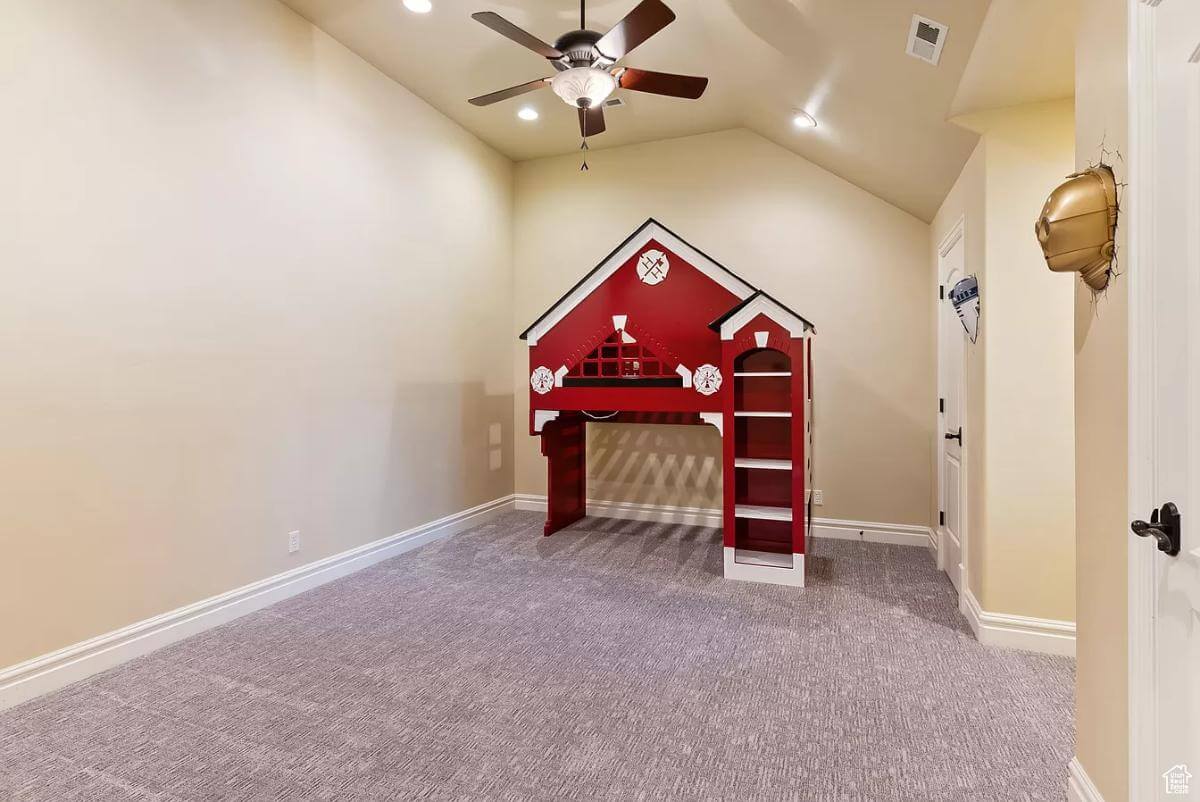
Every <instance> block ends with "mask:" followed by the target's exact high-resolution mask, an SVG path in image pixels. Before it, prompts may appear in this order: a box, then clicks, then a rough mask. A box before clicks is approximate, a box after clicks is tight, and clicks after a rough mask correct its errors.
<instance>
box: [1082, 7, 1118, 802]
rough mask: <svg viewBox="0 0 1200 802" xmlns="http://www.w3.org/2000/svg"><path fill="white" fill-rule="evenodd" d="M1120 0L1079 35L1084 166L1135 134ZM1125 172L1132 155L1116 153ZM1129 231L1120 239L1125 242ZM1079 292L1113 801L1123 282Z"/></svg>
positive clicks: (1086, 595)
mask: <svg viewBox="0 0 1200 802" xmlns="http://www.w3.org/2000/svg"><path fill="white" fill-rule="evenodd" d="M1125 5H1126V4H1125V3H1124V2H1123V0H1096V2H1094V3H1089V5H1088V13H1087V14H1085V15H1083V16H1082V18H1081V23H1080V26H1079V33H1078V36H1077V38H1076V41H1075V68H1076V73H1075V116H1076V129H1077V134H1076V154H1077V155H1076V164H1077V166H1078V167H1080V168H1083V167H1087V166H1088V165H1089V164H1091V163H1094V162H1096V161H1098V160H1099V159H1100V144H1101V142H1103V143H1104V146H1105V147H1106V148H1107V149H1108V150H1110V151H1112V152H1113V154H1116V153H1122V152H1124V151H1125V148H1126V142H1127V139H1128V137H1127V133H1126V132H1127V99H1128V89H1127V79H1126V58H1125V53H1126V50H1125V45H1126V41H1125V38H1126V16H1125V13H1126V10H1125ZM1108 160H1109V161H1111V162H1113V163H1114V165H1115V166H1114V169H1115V170H1116V173H1117V180H1118V181H1123V180H1125V178H1126V176H1125V174H1124V172H1123V170H1124V166H1123V165H1124V163H1123V161H1121V160H1120V159H1118V158H1117V157H1116V156H1115V155H1110V156H1109V159H1108ZM1125 243H1126V235H1125V231H1124V230H1123V229H1122V230H1119V231H1118V236H1117V248H1118V252H1121V251H1125V252H1127V251H1126V247H1125ZM1076 286H1077V288H1078V289H1077V292H1076V295H1075V352H1076V354H1075V392H1076V404H1075V411H1076V455H1077V462H1078V465H1079V476H1078V478H1079V493H1078V501H1077V507H1076V514H1077V516H1078V536H1079V542H1078V551H1077V559H1078V564H1079V569H1078V570H1079V573H1078V588H1077V591H1076V593H1077V599H1078V608H1079V614H1078V627H1079V642H1078V646H1077V650H1076V674H1075V676H1076V708H1077V710H1076V729H1077V734H1076V745H1075V750H1076V755H1077V756H1078V758H1079V761H1080V763H1082V764H1083V767H1084V769H1085V770H1086V771H1087V773H1088V775H1089V776H1090V777H1091V778H1092V781H1093V782H1095V784H1096V786H1097V788H1099V789H1100V792H1101V793H1102V794H1103V795H1104V798H1105V799H1107V800H1110V802H1116V800H1122V799H1127V798H1128V788H1129V716H1128V710H1127V706H1126V699H1127V698H1128V673H1127V665H1128V662H1127V661H1128V650H1127V643H1128V627H1127V622H1128V612H1127V609H1126V605H1127V599H1128V594H1127V592H1126V591H1127V587H1128V575H1127V571H1128V566H1127V560H1126V555H1127V549H1128V547H1129V537H1130V535H1129V528H1128V527H1129V519H1128V517H1127V515H1126V512H1127V500H1126V499H1127V498H1128V449H1127V442H1128V441H1127V438H1128V431H1129V430H1128V422H1127V415H1128V405H1127V399H1128V390H1129V387H1128V378H1127V371H1128V337H1127V329H1126V326H1127V322H1128V318H1127V312H1126V309H1127V298H1128V295H1127V290H1128V283H1127V281H1126V279H1124V278H1121V277H1117V278H1115V279H1113V281H1112V282H1111V284H1110V285H1109V288H1108V290H1107V291H1106V292H1105V293H1104V294H1103V295H1102V296H1101V297H1099V298H1093V296H1092V292H1091V291H1090V290H1089V289H1088V288H1087V287H1085V286H1084V285H1083V283H1082V282H1077V284H1076Z"/></svg>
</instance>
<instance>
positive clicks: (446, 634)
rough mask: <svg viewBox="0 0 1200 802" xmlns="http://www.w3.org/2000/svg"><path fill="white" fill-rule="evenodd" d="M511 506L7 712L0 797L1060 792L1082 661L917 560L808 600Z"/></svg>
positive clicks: (686, 534) (867, 568)
mask: <svg viewBox="0 0 1200 802" xmlns="http://www.w3.org/2000/svg"><path fill="white" fill-rule="evenodd" d="M540 531H541V517H540V516H539V515H536V514H532V513H511V514H507V515H505V516H503V517H502V518H500V519H497V520H495V521H494V522H492V523H490V524H488V525H486V526H482V527H479V528H477V529H474V530H472V531H470V532H467V533H465V534H462V535H459V536H457V537H454V538H451V539H448V540H444V541H440V542H438V543H436V544H433V545H430V546H427V547H425V548H423V549H420V550H417V551H414V552H410V553H408V554H405V555H402V556H400V557H397V558H395V559H393V560H390V561H387V562H384V563H380V564H378V565H376V566H374V567H371V568H369V569H366V570H363V571H360V572H359V573H357V574H354V575H352V576H349V577H346V578H344V579H341V580H339V581H336V582H333V583H330V584H328V585H325V586H323V587H320V588H318V589H316V590H313V591H310V592H308V593H306V594H303V595H301V596H297V597H295V598H293V599H290V600H288V601H285V602H282V603H280V604H278V605H276V606H274V607H271V608H269V609H266V610H263V611H260V612H258V613H254V614H252V615H249V616H247V617H244V618H242V619H239V620H238V621H235V622H233V623H231V624H228V625H226V626H223V627H220V628H218V629H214V630H210V631H208V632H206V633H203V634H201V635H199V636H196V637H194V638H191V639H189V640H186V641H183V642H180V643H178V644H175V645H173V646H171V647H168V648H165V649H162V650H160V651H158V652H155V653H154V654H151V655H148V656H146V657H144V658H141V659H139V660H136V661H133V662H131V663H128V664H126V665H124V666H121V667H119V668H117V669H114V670H113V671H110V672H108V673H106V674H102V675H99V676H97V677H95V678H93V679H91V680H88V681H86V682H82V683H78V684H76V685H74V686H71V687H69V688H66V689H64V690H62V691H59V692H58V693H55V694H52V695H50V696H47V697H44V698H42V699H39V700H36V701H33V702H30V703H28V704H25V705H23V706H20V707H17V708H14V709H12V710H10V711H8V712H7V713H4V714H0V799H4V800H68V799H82V800H109V799H113V800H116V799H121V800H124V799H146V800H150V799H153V800H177V799H182V800H213V799H254V800H274V799H313V800H316V799H320V800H325V799H330V800H375V799H488V800H491V799H496V800H527V799H528V800H532V799H589V800H590V799H604V800H635V799H704V800H718V799H719V800H744V799H792V800H872V802H874V801H876V800H880V801H883V800H914V801H916V800H920V801H921V802H933V801H934V800H1004V801H1005V802H1009V801H1011V800H1026V799H1037V800H1062V799H1064V798H1065V796H1066V766H1067V761H1068V760H1069V759H1070V757H1071V755H1072V753H1073V751H1074V726H1073V723H1072V709H1073V696H1072V695H1073V685H1074V682H1073V673H1074V663H1073V661H1071V660H1068V659H1064V658H1055V657H1047V656H1041V655H1035V654H1027V653H1020V652H1005V651H1000V650H996V649H991V648H986V647H983V646H981V645H980V644H979V643H977V642H976V641H975V640H974V639H973V638H972V637H971V635H970V632H969V630H968V628H967V625H966V622H965V621H964V620H963V619H962V618H961V616H960V615H959V613H958V611H957V609H956V601H955V596H954V593H953V590H952V588H951V586H950V584H949V582H948V581H947V580H946V579H945V577H944V576H943V575H941V574H939V573H938V572H937V571H936V569H935V566H934V564H933V561H932V559H931V558H930V556H929V554H928V552H926V551H925V550H924V549H921V548H915V547H902V546H885V545H873V544H864V543H858V542H851V541H837V540H818V541H816V542H815V543H814V544H813V548H812V550H811V554H810V557H809V571H808V582H809V586H808V587H807V588H805V589H802V590H801V589H794V588H784V587H777V586H770V585H758V584H749V583H740V582H727V581H725V580H723V579H721V552H720V548H719V545H720V537H719V533H717V532H716V531H714V530H712V529H703V528H696V527H684V526H668V525H661V524H646V523H638V522H628V521H608V520H591V519H589V520H586V521H582V522H580V523H579V524H576V525H575V526H573V527H571V528H570V529H568V530H566V531H563V532H560V533H558V534H556V535H554V536H553V537H550V538H543V537H541V536H540Z"/></svg>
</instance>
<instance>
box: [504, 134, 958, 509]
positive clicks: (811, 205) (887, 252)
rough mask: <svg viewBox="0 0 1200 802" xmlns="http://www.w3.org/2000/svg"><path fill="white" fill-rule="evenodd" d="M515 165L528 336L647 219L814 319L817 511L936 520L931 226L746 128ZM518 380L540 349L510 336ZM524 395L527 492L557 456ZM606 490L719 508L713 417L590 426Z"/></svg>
mask: <svg viewBox="0 0 1200 802" xmlns="http://www.w3.org/2000/svg"><path fill="white" fill-rule="evenodd" d="M578 161H579V160H578V158H577V157H575V156H567V157H560V158H550V159H542V160H537V161H531V162H524V163H520V164H518V165H517V170H516V187H517V191H516V222H515V226H514V244H515V251H514V266H515V271H516V297H515V299H514V300H515V304H514V305H515V317H514V319H513V321H512V337H513V340H512V342H513V343H514V344H516V342H517V341H516V339H515V338H516V334H517V333H518V332H520V331H522V330H524V328H525V327H526V326H527V325H528V324H529V323H530V322H532V321H533V320H534V319H535V318H536V317H537V316H538V315H539V314H540V313H541V312H542V311H544V310H545V308H546V307H548V306H549V305H550V304H551V303H553V302H554V301H555V300H556V299H558V297H559V296H560V295H561V294H562V293H563V292H564V291H565V290H567V289H568V288H569V287H571V286H572V285H573V284H574V283H575V281H577V280H578V279H579V277H580V276H582V275H583V274H584V273H586V272H587V271H588V270H590V269H591V268H592V267H593V266H594V265H595V264H596V263H597V262H599V261H600V260H601V259H602V258H603V257H604V256H605V255H607V254H608V252H609V251H610V250H612V248H614V247H615V246H616V245H618V244H619V243H620V242H621V241H622V240H623V239H624V238H625V237H626V236H628V235H629V234H630V233H631V232H632V231H633V230H634V229H635V228H637V227H638V226H639V225H640V224H641V223H642V222H644V221H645V220H646V218H647V217H655V218H656V219H658V220H659V221H661V222H662V223H663V224H664V225H666V226H667V227H669V228H671V229H672V230H673V231H675V232H676V233H678V234H679V235H680V236H682V237H683V238H684V239H687V240H689V241H690V242H692V243H693V244H695V245H696V246H697V247H698V248H700V249H701V250H703V251H705V252H707V253H709V254H711V255H712V256H713V257H714V258H716V259H717V260H718V261H720V262H722V263H723V264H725V265H726V266H728V267H729V268H730V269H731V270H733V271H734V272H736V273H738V274H739V275H741V276H743V277H745V278H746V280H747V281H749V282H751V283H752V284H755V285H757V286H762V287H763V288H764V289H766V290H767V291H768V292H770V293H772V294H773V295H775V296H776V297H778V298H779V299H780V300H781V301H783V302H784V303H787V304H789V305H790V306H792V307H793V308H795V309H796V310H797V311H798V312H800V313H801V314H803V315H805V316H807V317H809V318H810V319H811V320H812V321H813V322H814V323H815V324H816V326H817V337H816V340H815V346H814V358H815V361H816V377H815V381H814V385H815V392H816V399H815V403H816V412H815V416H814V417H815V420H816V422H817V430H816V475H817V480H816V486H817V488H819V489H821V490H823V491H824V495H825V504H824V506H823V507H820V508H818V509H817V514H818V515H820V516H821V517H828V518H841V519H854V520H865V521H878V522H885V523H906V524H921V525H928V524H929V522H930V517H929V514H930V503H929V499H930V495H931V492H932V491H931V484H930V475H931V465H932V435H933V418H932V417H931V415H930V410H931V409H933V408H934V407H933V405H934V404H936V395H935V389H934V379H933V353H934V351H933V313H932V309H931V306H930V303H929V296H928V293H929V287H930V283H929V273H930V267H929V264H928V237H929V227H928V225H926V224H925V223H924V222H922V221H920V220H918V219H916V218H915V217H912V216H911V215H908V214H906V213H905V212H902V211H900V210H899V209H897V208H895V207H894V206H891V205H889V204H887V203H885V202H883V201H881V200H879V199H878V198H876V197H874V196H872V195H870V194H868V193H866V192H864V191H863V190H861V189H858V188H857V187H855V186H853V185H851V184H849V183H848V182H846V181H844V180H842V179H840V178H838V177H836V176H834V175H832V174H831V173H828V172H826V171H825V170H822V169H821V168H819V167H816V166H815V165H813V164H812V163H810V162H808V161H806V160H804V159H802V158H800V157H798V156H795V155H794V154H792V153H790V152H788V151H786V150H784V149H782V148H780V147H778V146H777V145H774V144H772V143H771V142H768V141H767V140H765V139H763V138H761V137H759V136H758V135H756V134H753V133H751V132H749V131H746V130H733V131H724V132H720V133H714V134H704V135H700V136H695V137H688V138H684V139H675V140H668V141H662V142H655V143H650V144H645V145H636V146H630V147H622V148H614V149H610V150H603V151H595V152H593V153H592V154H591V155H590V157H589V162H590V164H591V170H590V171H589V172H587V173H580V172H579V164H578ZM514 353H515V359H514V374H515V377H516V378H515V381H517V382H519V385H520V386H522V387H523V386H525V384H526V383H527V380H528V357H527V355H526V353H525V351H524V348H523V347H517V348H515V349H514ZM527 401H528V399H527V396H526V394H525V393H524V392H519V393H517V404H516V421H517V427H516V428H517V447H516V452H517V491H518V492H524V493H539V494H540V493H545V464H544V460H543V458H542V457H541V456H540V454H539V451H538V443H537V441H536V439H535V438H532V437H528V436H526V435H525V432H527V431H528V411H527ZM589 428H591V429H592V430H593V434H592V437H591V440H590V448H591V454H590V460H589V494H590V496H591V497H592V498H597V499H609V500H622V501H639V502H649V503H656V504H680V505H687V506H700V507H709V508H715V507H719V506H720V503H721V499H720V487H721V485H720V473H721V470H720V450H719V449H720V439H719V437H718V436H717V433H716V431H715V430H713V429H711V428H710V427H699V426H697V427H650V426H646V427H625V426H615V425H593V426H591V427H589Z"/></svg>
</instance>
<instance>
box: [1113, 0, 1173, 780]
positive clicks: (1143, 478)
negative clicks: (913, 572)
mask: <svg viewBox="0 0 1200 802" xmlns="http://www.w3.org/2000/svg"><path fill="white" fill-rule="evenodd" d="M1172 1H1173V0H1172ZM1161 2H1162V0H1127V6H1126V11H1127V26H1128V33H1127V64H1128V75H1129V86H1128V103H1129V107H1128V109H1129V110H1128V114H1129V131H1128V136H1129V148H1128V156H1129V158H1128V161H1127V162H1126V164H1127V169H1128V175H1129V178H1128V182H1129V188H1128V191H1127V194H1126V198H1127V199H1128V201H1129V204H1128V213H1127V214H1126V216H1125V221H1126V226H1127V233H1128V241H1129V247H1128V256H1129V257H1130V260H1129V269H1128V270H1126V271H1124V273H1125V275H1126V276H1127V281H1128V282H1129V313H1128V321H1127V326H1128V338H1129V373H1128V381H1129V395H1128V403H1129V433H1128V435H1129V441H1128V449H1129V455H1128V459H1129V492H1128V509H1127V510H1126V516H1125V517H1126V520H1127V521H1132V520H1134V519H1135V518H1140V517H1143V516H1144V514H1145V512H1146V511H1147V510H1150V509H1152V508H1153V507H1155V506H1156V505H1157V503H1158V502H1157V501H1156V499H1155V497H1154V470H1153V467H1154V464H1155V459H1156V447H1155V439H1154V434H1155V423H1154V416H1153V410H1154V409H1155V403H1156V395H1157V391H1156V388H1155V385H1154V377H1155V372H1156V369H1155V354H1156V348H1155V337H1154V333H1153V330H1152V328H1151V321H1152V320H1153V316H1154V287H1155V283H1156V259H1155V256H1156V254H1155V244H1154V238H1153V237H1152V236H1149V232H1151V231H1153V225H1152V223H1153V220H1154V216H1155V208H1154V207H1155V200H1154V199H1155V194H1156V193H1155V188H1156V187H1155V184H1154V183H1153V181H1152V180H1151V179H1152V177H1153V176H1154V175H1155V172H1154V169H1153V168H1154V164H1155V156H1156V154H1155V152H1154V148H1153V145H1152V143H1153V142H1154V137H1155V133H1156V121H1155V119H1154V111H1153V105H1152V103H1150V102H1147V99H1151V100H1152V99H1153V98H1154V96H1155V95H1154V90H1155V85H1154V42H1155V25H1156V24H1157V17H1156V14H1155V7H1156V6H1158V5H1159V4H1160V3H1161ZM1125 539H1126V541H1127V554H1128V607H1129V619H1128V628H1129V637H1128V644H1127V645H1128V649H1129V656H1128V672H1129V679H1128V682H1129V689H1128V704H1129V710H1128V714H1129V789H1128V790H1129V798H1130V799H1131V800H1133V802H1138V800H1147V799H1154V798H1156V795H1157V789H1158V787H1159V786H1158V782H1159V772H1160V771H1161V770H1162V766H1161V765H1160V763H1161V761H1160V759H1159V757H1160V749H1159V743H1158V708H1157V704H1158V671H1157V659H1156V651H1155V647H1156V638H1157V628H1156V625H1155V614H1156V611H1157V609H1158V583H1157V567H1156V564H1155V561H1156V554H1157V553H1158V552H1157V551H1156V550H1155V549H1153V548H1146V544H1145V543H1143V542H1141V538H1136V537H1133V536H1132V535H1131V534H1130V533H1129V531H1128V530H1126V531H1125Z"/></svg>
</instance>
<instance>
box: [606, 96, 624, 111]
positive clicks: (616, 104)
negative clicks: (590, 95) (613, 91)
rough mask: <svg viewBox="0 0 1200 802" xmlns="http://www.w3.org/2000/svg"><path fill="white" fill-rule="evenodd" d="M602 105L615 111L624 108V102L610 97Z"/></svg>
mask: <svg viewBox="0 0 1200 802" xmlns="http://www.w3.org/2000/svg"><path fill="white" fill-rule="evenodd" d="M604 105H605V106H606V107H608V108H610V109H616V108H620V107H621V106H624V105H625V101H624V100H621V98H619V97H610V98H609V99H608V100H606V101H604Z"/></svg>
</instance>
